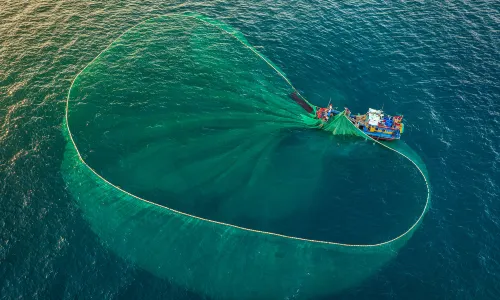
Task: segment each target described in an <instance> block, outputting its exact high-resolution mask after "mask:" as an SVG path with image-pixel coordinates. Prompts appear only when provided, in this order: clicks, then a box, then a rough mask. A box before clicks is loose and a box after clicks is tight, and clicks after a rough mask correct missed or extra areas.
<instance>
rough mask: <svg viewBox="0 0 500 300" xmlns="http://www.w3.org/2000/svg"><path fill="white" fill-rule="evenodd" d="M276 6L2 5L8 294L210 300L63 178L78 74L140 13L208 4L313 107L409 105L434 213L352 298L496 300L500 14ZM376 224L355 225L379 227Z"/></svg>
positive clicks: (410, 133)
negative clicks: (106, 221)
mask: <svg viewBox="0 0 500 300" xmlns="http://www.w3.org/2000/svg"><path fill="white" fill-rule="evenodd" d="M270 6H271V5H269V4H268V3H259V4H253V5H244V4H237V3H234V4H232V5H231V6H227V5H223V4H220V5H210V6H208V5H206V4H196V3H192V4H190V5H179V7H176V6H174V5H165V6H164V7H159V6H155V5H147V4H136V5H133V4H130V5H128V6H125V7H123V6H122V5H120V4H116V5H114V4H112V3H111V4H106V5H100V4H97V5H96V4H90V3H88V4H81V3H61V4H25V3H19V4H17V5H16V4H15V3H14V5H12V6H9V7H8V8H7V9H6V10H3V11H2V14H3V15H2V18H3V19H6V20H8V22H6V23H5V24H2V27H1V29H0V30H1V33H2V34H1V35H0V36H1V37H0V39H1V40H0V41H1V42H2V47H3V49H5V50H6V51H2V54H1V56H0V59H1V62H2V65H3V66H6V68H4V70H6V71H3V73H2V76H3V77H2V78H1V79H2V81H1V92H2V96H3V97H4V99H3V101H2V106H3V107H2V109H3V110H2V115H3V119H4V123H3V127H2V130H3V132H2V136H1V141H2V150H1V152H0V154H1V155H2V169H1V170H2V173H1V174H2V183H3V185H2V190H1V191H2V199H7V200H5V201H2V212H3V213H2V226H3V230H2V240H3V241H5V243H3V245H2V248H1V251H2V252H1V255H2V270H1V271H2V278H4V277H5V278H6V280H3V282H4V284H3V285H2V295H7V297H8V298H10V297H14V296H16V295H20V294H24V295H26V297H28V296H30V297H31V296H32V295H33V294H34V295H36V296H37V297H38V298H74V297H83V298H90V297H92V296H93V297H99V298H101V297H108V298H112V297H115V298H125V297H130V298H137V297H144V298H173V299H179V298H186V299H189V298H193V299H195V298H198V297H203V296H202V295H196V294H195V293H193V292H188V291H186V290H185V289H184V288H183V287H180V286H177V285H176V284H174V283H169V282H168V281H165V280H162V279H159V278H157V277H155V276H153V275H151V274H150V273H149V272H147V271H144V270H143V269H141V268H140V267H139V266H136V265H134V264H131V263H128V262H125V261H124V260H122V258H120V257H119V256H116V255H115V254H114V253H113V252H112V251H110V250H108V248H106V247H105V246H103V245H102V244H101V241H100V240H99V239H98V238H97V237H96V236H95V235H94V233H93V231H92V230H91V229H90V228H89V225H88V224H87V222H86V221H85V220H84V219H83V218H82V216H81V213H80V210H79V209H78V207H77V205H76V204H75V201H74V199H73V197H72V195H71V194H70V193H69V190H68V189H66V185H65V183H64V182H63V181H62V177H61V174H60V171H59V169H60V164H61V160H62V155H63V151H64V140H63V137H62V135H61V131H60V128H61V120H62V116H63V114H64V97H65V94H66V92H67V89H68V88H69V84H70V82H71V80H72V78H73V77H74V76H75V75H76V73H77V72H78V71H79V70H81V69H82V68H83V67H84V66H85V65H86V64H87V63H88V62H89V61H90V60H91V59H92V58H93V57H95V56H96V55H97V54H98V53H99V52H100V51H101V50H102V49H103V48H105V47H106V46H107V45H108V44H109V42H111V41H112V40H114V39H115V38H116V37H117V36H118V35H120V34H121V33H122V32H123V31H125V30H126V29H128V28H129V27H131V26H133V25H135V24H136V23H137V22H138V20H139V19H142V18H144V17H147V16H151V15H156V14H162V13H167V12H172V11H184V10H192V11H199V12H202V13H204V14H206V15H208V16H211V17H213V18H216V19H220V20H223V21H224V22H226V23H228V24H230V25H231V26H233V27H235V28H237V29H239V30H240V31H241V32H243V33H244V34H245V35H246V37H247V38H248V40H249V41H250V43H251V44H252V45H254V46H258V49H259V50H260V51H261V52H263V53H264V54H265V55H266V56H267V57H269V58H270V59H271V60H272V61H273V62H274V63H275V64H277V65H278V66H279V67H280V68H281V69H283V70H284V71H285V72H286V74H287V75H288V77H289V78H290V79H291V81H292V82H293V83H294V85H295V87H297V88H299V90H301V92H302V93H303V94H304V95H306V96H307V97H308V99H309V100H310V101H311V102H313V103H317V104H323V105H324V104H326V103H327V102H328V99H329V98H330V97H332V100H333V101H334V103H335V104H336V105H338V106H343V105H349V107H350V108H351V110H353V111H363V110H365V109H366V107H367V106H370V107H371V106H374V107H377V106H381V105H384V108H385V109H386V110H387V111H398V112H404V114H405V117H406V119H407V120H408V121H407V126H406V128H407V130H406V132H405V135H404V138H405V141H406V142H407V143H408V144H409V145H410V146H412V147H413V148H414V149H417V152H418V153H419V154H420V155H421V156H422V157H423V159H424V161H425V162H426V164H427V167H428V169H429V171H430V173H431V178H432V179H431V183H432V185H433V188H434V190H433V208H432V210H431V211H430V213H429V214H428V216H427V217H426V219H425V221H424V225H423V226H422V227H421V228H420V229H419V230H418V231H417V233H416V234H415V236H414V237H413V239H412V240H410V242H409V243H408V245H407V246H406V247H405V248H403V250H402V251H401V252H400V254H399V256H398V257H397V258H396V259H395V260H393V261H392V262H390V263H389V265H387V266H386V267H384V268H383V269H381V270H380V271H379V272H377V273H375V275H373V276H370V277H369V278H368V279H367V280H366V281H364V282H363V283H361V284H359V285H357V286H355V287H351V288H350V289H348V290H345V291H343V292H342V293H341V294H337V295H336V297H345V298H367V297H371V298H375V297H377V298H382V299H384V298H393V297H397V298H409V299H411V298H414V299H421V298H423V297H427V298H446V297H451V298H495V295H497V291H496V286H495V283H494V281H493V280H494V279H493V278H494V277H495V274H496V273H497V272H498V269H499V268H498V265H497V263H496V260H495V259H496V256H497V254H496V249H497V248H496V247H497V246H496V245H495V238H496V237H495V230H496V229H498V228H497V224H498V223H497V220H498V214H497V210H498V206H496V204H495V203H494V202H493V200H494V199H495V197H496V196H497V194H498V186H497V185H498V182H497V179H496V178H498V169H497V163H498V152H497V151H498V137H497V136H495V132H494V128H495V125H497V124H498V108H499V107H498V101H497V98H498V94H499V93H498V92H499V91H498V86H497V85H496V83H495V79H497V78H498V38H497V37H496V36H495V34H494V33H495V30H496V29H495V28H498V21H497V20H496V19H495V18H494V15H495V12H498V11H495V10H494V9H495V8H494V7H488V6H487V5H483V4H475V5H474V6H468V5H466V4H461V5H458V4H457V5H451V4H450V5H449V6H446V7H434V6H433V5H428V4H426V5H421V6H403V5H402V4H401V5H395V6H386V5H382V4H371V5H368V4H367V5H361V6H350V5H323V4H302V3H297V4H296V5H295V7H294V8H293V9H291V8H290V7H289V5H288V3H283V4H282V5H280V4H279V3H278V4H273V5H272V9H271V8H269V7H270ZM465 12H467V14H464V13H465ZM82 16H85V17H82ZM444 20H447V21H448V22H445V21H444ZM450 23H452V24H453V26H451V25H449V24H450ZM471 107H474V109H472V110H471V109H470V108H471ZM480 118H484V119H485V120H484V121H480ZM479 122H481V123H480V124H482V126H478V125H477V123H479ZM301 136H302V137H303V138H304V137H305V138H307V139H306V140H307V142H304V143H302V139H301ZM292 137H293V135H292ZM295 138H297V139H298V141H299V142H297V141H295V144H296V145H299V146H300V147H302V146H303V145H305V146H307V147H309V149H308V151H314V146H315V145H317V144H318V143H320V139H318V137H317V136H316V135H315V134H314V135H309V134H307V135H304V134H303V133H302V135H301V134H300V133H296V134H295ZM311 139H312V141H311ZM292 144H293V143H292ZM305 146H304V147H305ZM292 149H293V148H292ZM302 150H303V149H302ZM355 153H356V152H355V150H354V153H353V151H351V152H348V153H347V154H346V155H345V156H349V155H352V154H355ZM333 154H335V155H342V152H341V151H334V152H332V155H333ZM297 162H298V161H297ZM327 163H328V162H327ZM283 168H285V167H283ZM286 170H287V169H285V171H286ZM116 174H118V173H116ZM323 177H325V176H323ZM325 182H328V180H327V179H326V180H325ZM320 194H324V192H320ZM342 207H344V208H345V209H346V210H349V209H351V210H353V209H355V206H354V205H353V206H352V207H349V206H348V205H347V206H346V205H344V206H342ZM375 207H377V206H375ZM390 207H391V208H394V206H392V205H390ZM367 210H369V209H368V208H367ZM334 211H335V210H334ZM382 212H384V211H382ZM376 215H377V216H380V214H376ZM374 220H375V219H373V218H372V217H369V218H365V221H366V222H357V223H355V224H354V225H355V226H354V227H346V228H348V229H350V230H352V231H353V232H355V231H356V229H358V231H359V232H365V233H366V232H367V228H368V229H371V228H372V226H370V223H369V222H370V221H372V222H373V221H374ZM386 220H388V221H386V223H387V225H388V226H387V227H388V228H393V227H391V226H390V220H391V219H390V218H388V219H386ZM478 220H479V222H478ZM356 226H359V227H356ZM291 229H293V228H291V227H290V226H284V227H283V229H282V230H285V231H286V230H291ZM313 229H314V228H313ZM313 229H312V230H306V231H305V232H303V234H306V235H307V234H311V233H314V230H313ZM341 229H342V228H341ZM340 231H342V230H340ZM344 234H345V232H344ZM370 236H371V235H370ZM345 237H352V235H351V234H346V235H345ZM358 238H359V237H358ZM206 282H207V284H208V285H209V283H210V280H209V279H207V281H206ZM332 297H333V295H332Z"/></svg>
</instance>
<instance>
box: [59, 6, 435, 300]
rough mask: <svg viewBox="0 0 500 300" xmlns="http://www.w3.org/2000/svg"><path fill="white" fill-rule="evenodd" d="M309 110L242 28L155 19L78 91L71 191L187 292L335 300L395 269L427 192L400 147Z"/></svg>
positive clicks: (125, 252) (421, 174)
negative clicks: (330, 298) (332, 299)
mask: <svg viewBox="0 0 500 300" xmlns="http://www.w3.org/2000/svg"><path fill="white" fill-rule="evenodd" d="M314 110H315V108H314V106H313V105H311V104H310V103H308V102H307V101H306V100H305V99H304V98H303V97H302V96H301V95H300V94H298V92H297V91H296V90H295V89H294V88H293V86H292V85H291V83H290V82H289V80H288V79H287V78H286V76H285V75H284V73H283V72H282V71H281V70H280V69H279V68H278V67H276V66H275V65H274V64H272V63H271V62H270V61H269V60H268V59H267V58H265V57H264V56H263V55H262V54H261V53H259V52H258V51H256V50H255V49H254V48H252V47H251V46H250V44H249V43H248V42H247V41H246V39H245V38H244V37H243V36H242V35H241V34H240V33H239V32H237V31H236V30H234V29H233V28H231V27H229V26H227V25H225V24H223V23H220V22H217V21H214V20H211V19H208V18H206V17H203V16H199V15H193V14H185V15H170V16H162V17H158V18H153V19H149V20H146V21H144V22H142V23H140V24H138V25H137V26H135V27H134V28H132V29H130V30H128V31H127V32H126V33H124V34H123V35H122V36H120V37H119V38H118V39H117V40H116V41H114V42H113V43H112V44H111V45H110V46H109V47H108V48H106V49H105V50H104V51H103V52H102V53H101V54H100V55H99V56H98V57H97V58H96V59H94V60H93V61H92V62H91V63H90V64H89V65H88V66H87V67H86V68H85V69H84V70H83V71H82V72H81V73H80V74H79V75H78V76H77V77H76V78H75V80H74V81H73V84H72V86H71V89H70V92H69V95H68V103H67V114H66V119H65V135H66V137H67V139H68V145H67V148H66V152H65V159H64V163H63V165H62V168H63V174H64V178H65V180H66V182H67V184H68V188H69V190H70V191H71V193H72V194H73V195H74V197H75V199H76V200H77V202H78V203H79V205H80V207H81V209H82V212H83V214H84V216H85V217H86V219H87V220H88V222H89V224H90V225H91V226H92V229H93V230H94V231H95V232H96V233H97V234H98V235H99V236H100V237H101V239H102V240H103V241H104V243H106V244H107V245H108V246H109V247H110V248H111V249H113V250H114V251H115V252H117V253H118V254H119V255H121V256H122V257H124V258H126V259H129V260H131V261H133V262H135V263H137V265H138V266H140V267H143V268H145V269H147V270H148V271H150V272H152V273H154V274H156V275H158V276H160V277H162V278H167V279H169V280H172V281H173V282H175V283H177V284H179V285H182V286H184V287H186V288H188V289H190V290H193V291H196V292H199V293H202V294H206V295H209V296H212V297H214V298H238V299H245V298H246V299H256V298H258V299H276V298H286V297H298V298H310V297H314V296H319V295H325V294H330V293H334V292H337V291H340V290H342V289H345V288H348V287H352V286H354V285H356V284H357V283H359V282H360V281H361V280H363V279H365V278H366V277H368V276H369V275H370V274H372V273H373V272H374V271H375V270H377V269H378V268H379V267H380V266H382V265H383V264H384V263H385V262H387V261H388V260H389V259H390V258H391V257H393V256H394V255H395V254H396V253H397V250H398V249H399V248H400V247H401V246H402V245H403V244H404V243H405V242H406V241H407V240H408V239H409V238H410V236H411V235H412V233H413V231H414V229H415V228H416V227H417V225H418V224H419V223H420V221H421V219H422V217H423V214H424V213H425V211H426V209H427V207H428V202H429V192H428V184H427V179H426V177H425V176H426V172H425V168H424V166H423V164H422V163H421V161H420V160H419V159H418V156H416V155H414V154H409V153H411V151H410V150H409V149H406V148H405V149H404V150H401V149H403V148H402V147H404V144H403V143H395V144H382V143H379V142H376V141H372V140H370V139H369V138H368V137H367V136H366V135H364V134H363V133H362V132H361V131H359V130H358V129H357V128H356V127H355V126H353V125H352V123H351V122H350V121H349V120H348V119H347V118H346V117H345V116H344V114H343V113H342V114H339V115H338V116H336V117H335V118H334V119H333V120H332V121H331V122H329V123H328V124H326V125H324V126H322V125H321V123H320V122H319V121H318V120H317V119H316V118H315V117H314V116H315V111H314ZM311 128H316V129H319V128H321V129H323V130H311ZM327 132H330V133H333V134H327ZM399 145H401V146H399ZM396 147H398V148H396ZM426 188H427V189H426Z"/></svg>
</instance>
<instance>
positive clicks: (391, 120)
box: [290, 91, 404, 141]
mask: <svg viewBox="0 0 500 300" xmlns="http://www.w3.org/2000/svg"><path fill="white" fill-rule="evenodd" d="M290 98H292V100H293V101H295V102H296V103H297V104H298V105H300V106H301V107H302V108H304V109H305V110H306V111H307V112H309V113H313V112H314V111H316V118H318V119H319V120H321V121H322V122H323V124H325V123H328V122H329V121H330V120H332V119H333V118H332V117H335V116H336V115H338V114H340V113H341V112H342V111H339V110H337V109H334V108H333V107H332V106H331V105H330V104H329V105H328V107H327V108H325V107H318V106H315V107H314V108H313V106H311V105H310V104H309V103H308V102H307V101H305V100H304V99H303V98H302V96H300V95H299V94H298V93H297V92H295V91H294V92H293V93H291V94H290ZM343 111H344V112H345V116H346V117H347V118H348V119H349V120H350V121H351V122H352V124H354V126H356V127H357V128H359V130H361V131H363V132H364V133H365V134H366V135H368V136H369V137H371V138H373V139H376V140H385V141H393V140H399V139H401V134H402V133H403V131H404V124H403V116H402V115H401V116H391V115H386V114H384V112H383V111H382V110H381V109H380V110H376V109H373V108H369V109H368V112H367V113H366V114H364V115H360V114H357V115H353V114H351V112H350V110H349V109H348V108H345V109H344V110H343Z"/></svg>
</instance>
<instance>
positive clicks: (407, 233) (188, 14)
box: [63, 12, 431, 248]
mask: <svg viewBox="0 0 500 300" xmlns="http://www.w3.org/2000/svg"><path fill="white" fill-rule="evenodd" d="M167 16H169V17H172V16H174V17H178V16H183V17H188V18H194V19H196V20H198V21H201V22H203V23H205V24H208V25H209V26H214V27H217V26H215V25H214V24H211V23H209V22H207V21H206V20H204V18H206V17H204V16H203V15H200V14H196V13H192V12H186V13H168V14H160V15H155V16H152V17H151V16H150V17H146V18H145V19H143V20H142V21H140V22H139V23H137V24H135V25H134V26H132V27H130V28H129V29H127V30H126V31H124V32H123V33H121V34H120V35H119V36H118V37H117V38H115V39H114V40H113V41H112V42H111V43H109V44H108V46H106V48H104V49H103V50H102V51H101V52H100V53H99V54H98V55H97V56H96V57H94V58H93V59H92V60H91V61H90V62H89V63H88V64H87V65H86V66H85V67H84V68H83V69H82V70H81V71H80V72H78V74H77V75H76V76H75V77H74V78H73V80H72V81H71V85H70V87H69V90H68V95H67V97H66V107H65V116H64V123H65V124H63V127H64V125H66V126H65V127H66V130H67V133H68V137H69V140H70V141H71V143H72V145H73V148H74V150H75V151H76V154H77V156H78V159H79V161H80V162H81V163H82V164H83V165H84V166H85V167H86V168H88V169H89V170H90V171H91V172H92V173H93V174H94V175H96V176H97V177H98V178H100V179H101V180H102V181H104V182H105V183H106V184H108V185H109V186H111V187H113V188H114V189H116V190H118V191H120V192H122V193H125V194H127V195H129V196H131V197H133V198H135V199H137V200H140V201H143V202H145V203H148V204H150V205H153V206H156V207H159V208H161V209H166V210H169V211H170V212H173V213H176V214H180V215H183V216H186V217H189V218H194V219H197V220H200V221H203V222H209V223H212V224H218V225H222V226H226V227H231V228H234V229H238V230H242V231H244V232H253V233H258V234H263V235H268V236H275V237H279V238H284V239H289V240H298V241H302V242H308V243H314V244H322V245H333V246H340V247H346V248H353V247H368V248H376V247H383V246H389V245H391V244H393V243H395V242H397V241H399V240H402V239H403V238H404V237H407V236H410V235H411V234H412V231H413V230H414V229H416V227H417V226H418V225H419V224H420V223H421V222H422V220H423V217H424V216H425V214H426V212H427V211H428V209H429V206H430V195H431V189H430V184H429V179H428V178H427V176H426V175H425V174H424V172H423V171H422V169H421V168H420V167H419V166H418V165H417V163H415V162H414V161H413V160H412V159H411V158H409V157H408V156H407V155H405V154H403V153H401V152H400V151H398V150H396V149H393V148H391V147H389V146H387V145H385V144H383V143H381V142H380V141H378V140H375V139H373V138H372V137H370V136H368V135H367V134H366V133H364V132H363V131H362V130H360V129H359V128H357V127H356V126H354V125H353V126H354V127H355V128H356V129H357V130H358V131H359V132H361V134H362V135H363V136H365V137H366V138H367V139H368V140H372V141H373V142H375V143H377V144H379V145H381V146H383V147H385V148H387V149H389V150H391V151H394V152H396V153H397V154H399V155H402V156H403V157H405V158H406V159H408V160H409V161H410V162H411V163H412V164H413V165H414V166H415V167H416V168H417V170H418V171H419V172H420V174H421V175H422V177H423V179H424V182H425V185H426V189H427V197H426V201H425V205H424V208H423V209H422V212H421V213H420V215H419V217H418V218H417V220H416V221H415V222H414V223H413V225H411V226H410V227H409V228H408V229H407V230H406V231H404V232H403V233H401V234H400V235H398V236H396V237H394V238H392V239H389V240H387V241H384V242H380V243H374V244H347V243H338V242H333V241H324V240H314V239H307V238H300V237H294V236H289V235H284V234H279V233H274V232H269V231H262V230H256V229H251V228H246V227H242V226H238V225H234V224H229V223H224V222H219V221H215V220H211V219H207V218H202V217H198V216H195V215H191V214H188V213H185V212H182V211H178V210H175V209H172V208H170V207H168V206H165V205H161V204H158V203H155V202H152V201H149V200H147V199H144V198H141V197H139V196H137V195H134V194H132V193H130V192H128V191H126V190H124V189H122V188H121V187H119V186H116V185H114V184H113V183H111V182H110V181H108V180H107V179H106V178H104V177H103V176H101V175H100V174H99V173H97V171H96V170H94V169H93V168H92V167H91V166H90V165H88V164H87V162H86V161H85V160H84V159H83V157H82V155H81V154H80V151H79V150H78V147H77V145H76V142H75V140H74V138H73V134H72V133H71V129H70V126H69V101H70V95H71V90H72V89H73V85H74V83H75V81H76V80H77V79H78V77H79V76H80V75H81V74H82V73H83V72H84V71H85V70H86V69H87V68H88V67H89V66H90V65H91V64H92V63H94V62H95V61H96V60H97V59H98V58H99V57H100V56H101V55H102V54H103V53H104V52H106V51H107V50H108V49H110V48H111V46H112V45H113V44H114V43H115V42H117V41H118V40H120V39H121V37H122V36H124V35H125V34H127V33H128V32H129V31H131V30H133V29H134V28H136V27H137V26H139V25H142V24H144V23H146V22H148V21H150V20H153V19H157V18H161V17H167ZM217 28H218V29H220V30H221V31H223V32H224V33H226V34H228V35H230V36H231V37H233V38H235V39H236V40H237V41H238V42H240V43H241V44H242V45H243V46H244V47H246V48H248V49H250V50H251V51H252V52H253V53H254V54H256V55H257V56H259V58H261V59H262V60H264V61H265V62H266V63H267V64H268V65H269V67H271V68H272V69H273V70H274V71H275V72H276V73H277V74H278V75H279V76H281V77H282V78H283V79H284V80H285V81H286V82H287V84H289V85H290V87H291V88H292V89H293V90H294V91H295V92H297V94H299V95H300V93H299V92H298V90H297V89H295V87H294V86H293V85H292V83H291V82H290V81H289V80H288V78H286V76H285V75H284V74H283V73H282V72H281V71H279V70H278V69H277V68H276V67H274V66H273V64H271V63H270V62H269V60H268V59H267V58H266V57H265V56H264V55H262V54H261V53H260V52H259V51H257V50H256V49H254V48H253V47H250V46H249V45H247V44H245V43H244V42H243V41H242V40H241V39H239V38H238V37H237V36H235V35H234V34H232V33H230V32H228V31H226V30H225V29H223V28H220V27H217ZM300 96H301V97H302V98H303V99H304V100H305V101H307V100H306V99H305V98H304V97H303V96H302V95H300ZM307 103H309V101H307ZM309 104H310V103H309ZM310 105H311V104H310ZM311 106H312V107H314V106H313V105H311ZM343 117H344V118H346V119H347V120H349V119H348V118H347V117H346V116H345V114H344V115H343Z"/></svg>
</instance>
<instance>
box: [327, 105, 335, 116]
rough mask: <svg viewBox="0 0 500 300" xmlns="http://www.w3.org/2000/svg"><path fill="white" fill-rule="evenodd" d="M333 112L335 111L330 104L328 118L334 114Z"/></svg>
mask: <svg viewBox="0 0 500 300" xmlns="http://www.w3.org/2000/svg"><path fill="white" fill-rule="evenodd" d="M332 111H333V106H332V105H331V104H330V105H329V106H328V113H327V114H326V115H327V117H330V115H331V114H332Z"/></svg>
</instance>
